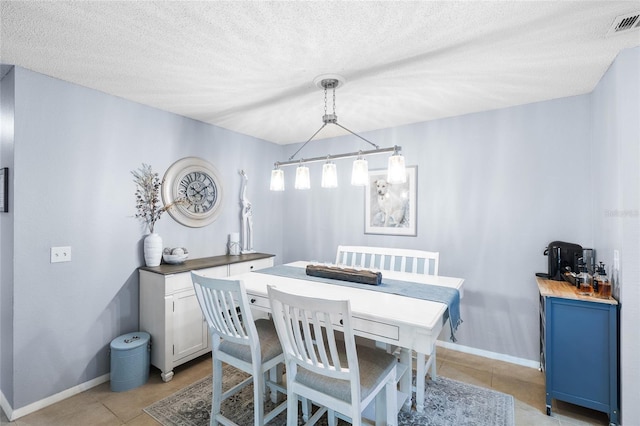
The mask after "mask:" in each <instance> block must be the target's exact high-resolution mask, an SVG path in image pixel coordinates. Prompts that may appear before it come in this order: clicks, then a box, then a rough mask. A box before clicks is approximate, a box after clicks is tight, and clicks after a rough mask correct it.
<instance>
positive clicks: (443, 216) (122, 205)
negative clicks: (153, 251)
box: [0, 49, 640, 415]
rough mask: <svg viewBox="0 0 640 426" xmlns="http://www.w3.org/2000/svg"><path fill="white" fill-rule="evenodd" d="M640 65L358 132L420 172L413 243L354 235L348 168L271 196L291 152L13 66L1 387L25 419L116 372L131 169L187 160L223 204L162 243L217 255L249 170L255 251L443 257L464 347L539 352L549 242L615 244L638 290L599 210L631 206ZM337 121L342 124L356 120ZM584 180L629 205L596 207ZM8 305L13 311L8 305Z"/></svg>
mask: <svg viewBox="0 0 640 426" xmlns="http://www.w3.org/2000/svg"><path fill="white" fill-rule="evenodd" d="M637 61H638V49H635V50H633V51H631V53H628V52H625V54H624V55H621V58H619V60H617V61H616V63H615V64H614V66H613V67H612V69H611V70H610V71H609V72H608V73H607V75H606V76H605V78H604V79H603V82H602V83H601V84H600V85H599V86H598V88H597V89H596V92H595V93H594V94H593V95H592V94H589V95H584V96H577V97H572V98H564V99H558V100H554V101H549V102H541V103H536V104H530V105H524V106H520V107H515V108H508V109H503V110H497V111H490V112H484V113H478V114H471V115H466V116H461V117H455V118H450V119H445V120H437V121H432V122H425V123H419V124H414V125H409V126H402V127H398V128H394V129H385V130H379V131H374V132H369V133H367V134H365V136H366V137H367V138H369V139H370V140H372V141H374V142H376V143H378V144H379V145H380V146H391V145H393V144H398V145H402V147H403V152H404V154H405V156H406V157H407V159H408V164H409V165H417V166H418V190H419V195H418V236H417V237H390V236H381V235H366V234H364V192H363V189H362V188H354V187H351V186H350V185H348V184H347V182H348V180H349V173H350V172H349V168H350V161H347V160H345V161H338V162H337V163H338V169H339V179H340V183H341V187H340V188H339V189H337V190H335V189H334V190H325V189H321V188H319V180H320V165H319V164H317V165H312V166H311V168H312V171H311V172H312V184H313V185H315V187H314V189H312V190H310V191H308V192H300V191H295V190H293V172H294V168H286V170H285V174H286V180H287V182H286V183H287V191H286V192H284V193H272V192H269V191H267V190H266V189H267V188H268V184H269V182H268V178H269V172H270V169H271V165H272V164H273V162H274V161H276V160H284V159H286V158H288V156H289V155H291V154H292V153H293V152H294V151H295V149H297V146H286V147H284V148H283V147H279V146H276V145H273V144H270V143H268V142H264V141H260V140H257V139H254V138H251V137H248V136H244V135H240V134H237V133H234V132H229V131H225V130H223V129H220V128H217V127H214V126H210V125H206V124H203V123H200V122H196V121H193V120H189V119H186V118H183V117H178V116H176V115H173V114H169V113H165V112H162V111H158V110H155V109H152V108H148V107H145V106H141V105H138V104H135V103H132V102H128V101H125V100H122V99H119V98H115V97H112V96H108V95H105V94H102V93H99V92H96V91H93V90H89V89H86V88H82V87H79V86H76V85H72V84H68V83H65V82H62V81H59V80H56V79H53V78H49V77H46V76H43V75H40V74H37V73H33V72H30V71H27V70H24V69H21V68H16V70H15V111H16V118H15V152H14V153H12V155H14V156H15V167H13V168H14V169H15V176H14V177H15V179H14V188H13V192H14V193H15V194H16V199H15V203H14V207H15V208H14V214H13V215H14V216H13V217H14V218H15V224H14V225H12V229H13V230H14V232H15V243H14V247H13V248H12V255H13V260H12V265H13V268H14V269H13V270H14V271H15V276H14V277H13V279H12V281H11V282H9V283H6V282H5V281H4V276H3V283H2V288H1V290H2V293H0V295H1V296H2V297H4V295H5V294H6V292H7V288H8V287H10V290H11V291H12V295H11V296H12V297H14V301H13V308H14V314H13V318H12V321H13V324H12V325H11V330H10V333H9V334H10V335H9V336H7V334H5V329H6V328H7V324H6V322H5V320H4V317H3V319H2V323H1V326H2V333H3V334H2V341H3V343H2V348H1V350H2V354H3V356H2V358H1V360H2V370H1V372H2V382H1V383H0V385H1V386H2V391H3V393H4V395H5V396H6V397H7V398H8V399H9V403H10V404H11V406H12V407H13V408H14V409H17V408H20V407H24V406H25V405H28V404H30V403H32V402H35V401H38V400H41V399H43V398H46V397H47V396H50V395H52V394H55V393H57V392H61V391H63V390H66V389H69V388H71V387H73V386H75V385H77V384H80V383H84V382H86V381H88V380H91V379H93V378H95V377H99V376H100V375H102V374H106V373H107V372H108V356H107V352H106V349H107V347H108V343H109V342H110V340H111V339H112V338H113V337H115V336H117V335H119V334H122V333H124V332H128V331H131V330H134V329H135V328H136V327H137V315H138V311H137V306H138V292H137V290H138V282H137V276H136V268H137V267H138V266H139V265H141V264H142V263H143V261H142V254H141V238H142V235H143V234H144V232H143V230H142V229H141V228H140V226H139V224H138V223H137V222H136V220H135V219H133V218H132V217H131V216H132V215H133V214H134V208H133V191H134V189H135V188H134V184H133V183H132V181H131V175H130V170H132V169H135V168H137V167H138V166H139V165H140V164H141V163H142V162H146V163H149V164H151V165H152V166H153V167H154V169H155V170H157V171H159V172H161V173H162V172H163V171H164V170H166V168H167V167H168V166H169V165H170V164H171V163H172V162H173V161H175V160H177V159H179V158H182V157H184V156H188V155H197V156H200V157H203V158H206V159H208V160H209V161H210V162H212V163H213V164H214V165H215V166H216V167H217V168H218V169H219V170H220V172H221V174H222V175H223V177H224V179H225V185H226V186H225V188H229V190H228V192H227V194H228V199H227V204H226V205H225V208H224V212H223V214H222V216H221V217H220V218H219V219H218V220H217V221H216V222H214V224H212V225H210V226H209V227H206V228H204V229H191V228H185V227H183V226H181V225H178V224H177V223H175V222H174V221H173V220H172V219H171V218H170V217H169V216H166V217H164V218H163V219H162V220H161V221H160V222H159V224H158V226H157V231H158V232H159V233H160V234H161V235H162V236H163V239H164V241H165V245H170V246H176V245H185V246H187V247H188V248H189V249H190V250H191V253H192V256H193V257H202V256H209V255H217V254H222V253H223V252H224V244H225V241H226V236H227V234H228V233H230V232H232V231H237V230H238V228H239V226H238V224H239V206H238V204H237V200H238V196H239V188H240V180H239V179H238V175H237V170H238V169H240V168H243V169H245V170H247V172H248V173H249V177H250V179H251V180H250V187H249V198H250V199H251V201H252V203H253V206H254V215H255V216H254V223H255V229H256V237H255V239H256V249H258V250H260V251H265V252H271V253H275V254H276V255H277V256H278V257H277V258H276V261H277V262H278V263H281V262H288V261H292V260H298V259H316V260H332V259H333V258H334V256H335V248H336V246H337V245H338V244H367V245H376V246H392V247H407V248H420V249H427V250H438V251H440V253H441V266H440V272H441V274H442V275H450V276H459V277H463V278H465V297H464V299H463V303H462V315H463V319H464V320H465V322H464V323H463V325H462V326H461V328H460V331H459V333H458V334H457V337H458V343H460V344H461V345H465V346H469V347H473V348H478V349H484V350H488V351H493V352H498V353H503V354H506V355H511V356H514V357H519V358H524V359H529V360H537V359H538V351H539V347H538V297H537V288H536V286H535V281H534V273H535V272H541V271H545V270H546V257H544V256H543V255H542V251H543V249H544V247H545V246H546V245H547V244H548V243H549V242H550V241H552V240H566V241H571V242H576V243H579V244H582V245H583V246H590V247H595V248H596V249H597V250H600V248H601V247H606V250H605V252H607V251H610V250H609V249H612V247H613V245H614V244H617V243H618V242H619V241H620V242H621V245H622V247H621V250H622V255H623V265H622V266H623V267H622V271H621V273H622V274H624V279H625V282H626V279H627V277H629V278H628V279H629V280H631V282H632V283H633V282H634V280H635V283H637V277H638V276H637V275H635V276H634V275H632V274H633V272H631V275H627V273H628V271H633V269H632V268H633V265H634V263H633V262H632V261H630V260H628V259H630V258H628V257H624V256H633V254H634V252H633V247H635V249H636V252H635V253H636V254H637V245H636V246H634V245H633V241H632V240H631V239H630V238H631V237H629V238H625V237H624V236H620V235H622V234H620V233H618V234H615V235H618V236H616V237H611V236H608V234H607V233H608V230H609V229H610V227H611V226H613V228H614V229H616V232H620V231H618V230H617V229H618V228H617V226H618V225H616V224H613V225H612V222H611V221H609V219H603V218H602V214H601V213H602V209H609V208H610V206H614V207H613V208H618V207H615V206H620V208H624V209H629V208H630V209H634V208H636V209H637V208H638V207H637V205H638V201H637V195H636V198H635V201H634V202H632V203H631V204H626V202H625V203H622V204H621V201H622V200H628V198H627V195H626V194H627V190H629V191H633V190H635V191H636V194H637V193H638V186H637V180H636V181H634V179H637V171H638V170H639V169H640V167H638V166H639V165H640V160H639V159H638V154H637V144H635V145H634V144H633V143H634V139H633V136H634V134H635V136H636V139H635V141H637V135H638V133H637V128H636V127H633V123H637V122H638V121H637V120H635V117H637V114H638V112H637V104H635V109H634V106H633V105H631V104H632V103H633V102H634V99H635V100H637V99H638V97H637V96H635V97H632V96H630V97H629V98H628V99H627V100H623V99H622V98H623V97H624V96H626V95H623V93H624V92H625V90H626V89H627V88H628V82H629V80H631V81H637V80H634V79H637V75H638V73H637V70H638V65H637ZM3 87H4V86H3ZM631 87H632V88H635V89H633V90H636V92H635V93H637V87H636V86H633V85H632V86H631ZM614 106H615V108H618V109H612V108H613V107H614ZM622 107H624V108H622ZM619 108H622V110H619ZM629 114H631V116H630V117H629ZM633 114H636V115H635V116H634V115H633ZM599 116H601V117H602V118H601V120H600V121H598V122H594V120H596V119H597V117H599ZM340 118H341V123H342V124H344V125H346V126H347V127H349V122H348V117H342V116H341V117H340ZM629 120H635V121H629ZM628 123H632V124H628ZM3 127H4V124H3ZM354 130H357V129H354ZM627 140H628V141H630V142H626V141H627ZM611 141H613V143H614V145H613V146H612V147H610V145H609V144H610V143H612V142H611ZM358 149H368V147H367V146H366V145H363V142H361V141H359V140H358V139H356V138H353V137H340V138H333V139H329V140H322V141H314V142H312V143H310V144H309V146H308V147H307V148H305V150H304V151H303V155H304V156H305V157H310V156H316V155H324V154H327V153H329V152H331V153H341V152H346V151H355V150H358ZM634 149H635V151H634ZM605 151H606V153H607V155H605V156H604V157H602V158H604V159H605V160H601V158H600V156H601V153H602V152H605ZM613 152H616V154H615V155H614V154H613ZM3 161H4V160H3ZM599 161H604V162H605V164H606V165H607V167H609V168H611V169H614V170H617V169H618V168H621V169H622V171H621V172H615V173H612V174H611V175H610V176H609V178H608V179H609V180H607V181H606V183H601V182H599V181H598V179H599V177H598V174H597V171H596V170H597V169H596V168H595V167H592V166H593V165H594V164H597V163H598V162H599ZM385 163H386V156H384V155H382V156H379V157H375V158H371V159H370V168H372V169H376V168H378V169H382V168H384V167H385ZM585 171H586V172H585ZM634 173H635V174H634ZM633 182H636V183H633ZM621 185H622V187H623V188H620V186H621ZM594 188H595V189H600V190H605V189H606V190H608V191H610V192H611V191H616V193H617V194H624V197H623V196H622V195H618V198H613V199H603V201H601V203H602V204H598V201H597V197H596V198H594V197H593V194H594ZM598 192H600V191H598ZM631 200H633V198H631ZM633 203H635V207H634V204H633ZM629 206H630V207H629ZM3 220H5V219H3ZM624 220H626V219H621V221H622V223H624V224H625V225H624V226H626V228H625V229H624V231H625V232H626V231H627V230H633V229H636V230H637V228H633V226H637V222H633V221H632V220H628V221H624ZM636 221H637V219H636ZM5 222H6V220H5ZM3 223H4V222H3ZM616 223H618V222H616ZM633 224H636V225H633ZM2 235H3V245H4V244H5V242H4V236H5V234H4V233H3V234H2ZM57 245H69V246H72V247H73V254H72V258H73V260H72V262H70V263H62V264H50V263H49V248H50V247H51V246H57ZM629 247H631V248H632V250H629V249H628V248H629ZM598 253H600V252H599V251H598ZM3 258H4V256H3ZM636 259H637V257H636ZM631 260H633V259H632V258H631ZM3 262H4V261H3ZM4 264H5V263H3V265H4ZM635 265H636V266H637V262H636V263H635ZM3 271H4V269H3ZM3 273H4V272H3ZM627 294H630V295H631V297H634V298H635V297H637V293H627ZM623 297H624V292H623ZM0 303H2V308H3V315H5V306H7V303H8V302H7V300H6V299H4V298H3V299H0ZM626 306H628V307H627V308H625V309H623V311H622V312H623V315H622V319H623V324H625V322H626V324H627V326H629V324H630V322H629V321H627V319H626V318H627V317H626V315H629V313H630V315H631V316H630V317H629V318H631V319H632V320H633V321H634V322H633V324H637V315H638V308H637V306H639V305H638V304H637V303H635V302H634V305H633V306H632V304H631V303H629V304H627V305H626ZM634 327H635V325H634ZM623 328H624V326H623ZM636 335H637V334H636ZM445 338H446V337H445ZM7 339H11V341H10V342H7ZM629 340H633V339H629V338H627V337H625V338H623V344H624V342H625V341H629ZM637 347H638V345H637V340H636V343H635V346H633V344H632V346H630V348H632V349H633V348H635V353H637ZM8 348H9V349H8ZM7 350H9V351H10V352H11V353H10V355H9V357H8V358H9V359H7V356H5V355H6V353H7ZM624 353H625V348H624V347H623V355H624ZM626 353H627V356H629V353H630V352H629V351H628V349H627V352H626ZM623 366H624V360H623ZM636 368H637V367H636ZM7 372H9V375H10V377H6V373H7ZM623 376H624V372H623ZM33 383H38V386H33ZM636 383H637V381H636ZM623 384H624V382H623ZM632 389H633V388H632ZM635 390H637V388H636V389H635ZM634 394H637V393H633V394H631V395H634ZM623 398H624V395H623ZM623 403H624V400H623ZM627 408H629V407H627ZM623 415H624V411H623Z"/></svg>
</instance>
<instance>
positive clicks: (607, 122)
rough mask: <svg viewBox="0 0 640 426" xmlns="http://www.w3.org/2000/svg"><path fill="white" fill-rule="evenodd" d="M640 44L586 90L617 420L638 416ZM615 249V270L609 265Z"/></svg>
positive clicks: (626, 421)
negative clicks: (614, 326)
mask: <svg viewBox="0 0 640 426" xmlns="http://www.w3.org/2000/svg"><path fill="white" fill-rule="evenodd" d="M639 99H640V48H635V49H629V50H625V51H623V52H622V53H621V54H620V55H618V57H617V59H616V61H615V62H614V63H613V65H612V66H611V68H610V69H609V71H608V72H607V73H606V74H605V76H604V77H603V78H602V80H601V81H600V83H599V84H598V86H597V87H596V89H595V90H594V92H593V95H592V104H593V107H592V123H593V125H592V129H593V141H594V143H593V160H594V164H595V165H596V167H594V176H593V183H594V184H593V188H594V190H593V192H594V195H595V197H594V209H593V210H594V241H595V246H596V247H597V248H598V250H599V257H600V258H601V259H602V261H603V262H605V263H606V264H607V271H608V272H609V273H610V274H611V276H612V278H613V279H614V280H615V282H614V284H615V290H616V293H617V296H618V300H620V302H621V312H622V315H621V322H620V329H621V333H620V336H621V337H620V348H621V350H620V352H621V354H620V363H621V367H622V368H621V370H622V371H623V372H624V374H621V377H620V381H621V389H622V392H621V394H622V395H621V411H622V423H623V424H633V423H634V422H636V421H637V420H638V419H640V406H639V405H638V395H640V365H639V364H638V354H639V353H640V333H639V332H638V324H640V102H639V101H638V100H639ZM613 250H618V251H619V252H620V270H619V272H618V273H616V271H615V270H613V269H612V266H613Z"/></svg>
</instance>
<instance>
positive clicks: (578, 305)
mask: <svg viewBox="0 0 640 426" xmlns="http://www.w3.org/2000/svg"><path fill="white" fill-rule="evenodd" d="M550 302H551V303H550V306H547V308H549V309H551V315H550V316H549V317H548V319H550V322H548V323H547V324H546V326H547V327H548V332H547V341H546V345H547V351H548V359H547V363H548V364H547V371H548V375H547V388H548V389H549V390H550V391H551V392H552V395H553V396H554V397H556V398H558V399H562V400H563V401H567V402H571V403H573V404H578V405H581V406H584V407H589V408H593V409H596V410H599V411H604V412H608V411H609V409H608V406H609V395H610V392H611V389H610V380H609V369H610V365H612V364H611V363H612V362H613V363H615V362H616V360H612V359H611V357H610V353H611V351H610V336H609V330H610V329H611V324H610V319H611V317H610V314H609V311H610V310H609V305H603V304H599V303H592V302H581V301H574V300H567V299H556V298H550Z"/></svg>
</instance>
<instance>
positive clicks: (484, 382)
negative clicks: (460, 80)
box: [1, 347, 608, 426]
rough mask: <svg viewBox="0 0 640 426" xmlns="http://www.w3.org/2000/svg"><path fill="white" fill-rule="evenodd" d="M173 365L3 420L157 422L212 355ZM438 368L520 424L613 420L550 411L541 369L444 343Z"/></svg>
mask: <svg viewBox="0 0 640 426" xmlns="http://www.w3.org/2000/svg"><path fill="white" fill-rule="evenodd" d="M174 371H175V376H174V378H173V380H171V381H170V382H168V383H163V382H162V380H161V379H160V372H159V371H158V370H156V369H152V370H151V375H150V377H149V381H148V382H147V384H145V385H144V386H141V387H138V388H136V389H132V390H129V391H126V392H117V393H116V392H111V390H110V386H109V383H108V382H107V383H103V384H101V385H99V386H96V387H95V388H92V389H89V390H87V391H85V392H82V393H80V394H78V395H75V396H73V397H71V398H68V399H66V400H64V401H61V402H59V403H57V404H54V405H51V406H49V407H46V408H43V409H41V410H39V411H36V412H34V413H31V414H29V415H26V416H24V417H21V418H19V419H17V420H16V421H13V422H10V423H9V422H8V420H7V417H6V416H5V414H4V413H2V417H1V419H2V425H5V424H9V425H14V426H37V425H46V426H97V425H105V426H108V425H131V426H146V425H154V426H157V425H158V423H157V422H156V421H155V420H154V419H153V418H151V417H150V416H149V415H147V414H146V413H145V412H144V411H142V410H143V409H144V408H145V407H147V406H148V405H150V404H152V403H153V402H155V401H158V400H160V399H162V398H164V397H166V396H168V395H171V394H172V393H174V392H176V391H178V390H179V389H182V388H183V387H185V386H187V385H189V384H190V383H193V382H195V381H196V380H198V379H200V378H202V377H204V376H205V375H208V374H211V357H210V356H203V357H200V358H198V359H195V360H193V361H191V362H189V363H187V364H184V365H182V366H179V367H177V368H176V369H175V370H174ZM438 374H439V375H442V376H446V377H449V378H452V379H455V380H459V381H463V382H466V383H471V384H474V385H477V386H483V387H487V388H492V389H495V390H498V391H501V392H504V393H508V394H511V395H513V396H514V398H515V421H516V425H518V426H520V425H522V426H526V425H532V426H533V425H535V426H540V425H563V426H564V425H607V424H608V418H607V415H606V414H604V413H600V412H597V411H593V410H589V409H585V408H582V407H578V406H575V405H571V404H567V403H562V402H556V401H554V404H553V410H552V411H553V412H552V415H551V417H548V416H547V415H546V409H545V390H544V376H543V374H542V373H541V372H539V371H538V370H537V369H532V368H528V367H522V366H518V365H514V364H510V363H506V362H502V361H496V360H492V359H489V358H484V357H479V356H475V355H469V354H465V353H461V352H457V351H453V350H450V349H446V348H440V347H439V348H438Z"/></svg>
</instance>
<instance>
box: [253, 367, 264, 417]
mask: <svg viewBox="0 0 640 426" xmlns="http://www.w3.org/2000/svg"><path fill="white" fill-rule="evenodd" d="M264 389H265V381H264V374H263V373H262V372H261V371H260V366H256V365H254V366H253V424H254V425H255V426H262V425H263V424H264Z"/></svg>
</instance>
